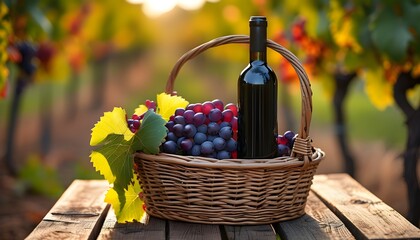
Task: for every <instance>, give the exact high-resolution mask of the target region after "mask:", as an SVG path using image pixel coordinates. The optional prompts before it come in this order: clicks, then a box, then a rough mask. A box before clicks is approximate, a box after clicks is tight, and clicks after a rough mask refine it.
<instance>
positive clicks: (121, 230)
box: [98, 209, 165, 240]
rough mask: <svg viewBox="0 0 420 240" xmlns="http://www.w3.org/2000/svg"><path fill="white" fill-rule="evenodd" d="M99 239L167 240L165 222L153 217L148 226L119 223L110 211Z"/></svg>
mask: <svg viewBox="0 0 420 240" xmlns="http://www.w3.org/2000/svg"><path fill="white" fill-rule="evenodd" d="M98 239H102V240H103V239H115V240H119V239H121V240H123V239H124V240H129V239H153V240H165V220H163V219H160V218H154V217H151V218H150V221H149V223H148V224H147V225H144V224H141V223H123V224H121V223H117V219H116V217H115V213H114V211H113V210H112V209H110V210H109V212H108V215H107V217H106V219H105V222H104V225H103V226H102V230H101V232H100V234H99V236H98Z"/></svg>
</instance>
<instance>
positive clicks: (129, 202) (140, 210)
mask: <svg viewBox="0 0 420 240" xmlns="http://www.w3.org/2000/svg"><path fill="white" fill-rule="evenodd" d="M141 193H142V189H141V186H140V184H139V182H138V180H137V179H135V178H133V179H132V181H131V183H130V184H129V185H128V187H127V189H126V190H124V193H123V194H124V197H125V199H126V203H125V205H124V206H121V204H120V200H119V194H118V193H117V191H116V190H115V189H114V188H110V189H109V190H108V192H107V194H106V195H105V202H106V203H109V204H111V205H112V208H113V209H114V212H115V215H116V217H117V221H118V223H124V222H133V221H137V222H141V223H145V222H146V216H147V214H146V212H145V211H144V202H143V200H142V199H141V198H140V195H141Z"/></svg>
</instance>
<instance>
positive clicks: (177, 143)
mask: <svg viewBox="0 0 420 240" xmlns="http://www.w3.org/2000/svg"><path fill="white" fill-rule="evenodd" d="M185 139H186V138H185V137H180V138H178V140H177V141H176V145H177V146H178V148H181V143H182V141H184V140H185Z"/></svg>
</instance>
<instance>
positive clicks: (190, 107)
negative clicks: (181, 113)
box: [185, 103, 195, 110]
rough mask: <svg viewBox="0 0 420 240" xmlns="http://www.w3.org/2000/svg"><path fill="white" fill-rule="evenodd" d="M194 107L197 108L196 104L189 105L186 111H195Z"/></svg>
mask: <svg viewBox="0 0 420 240" xmlns="http://www.w3.org/2000/svg"><path fill="white" fill-rule="evenodd" d="M194 107H195V104H194V103H190V104H188V106H187V107H186V108H185V110H193V109H194Z"/></svg>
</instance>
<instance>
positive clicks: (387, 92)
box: [363, 67, 394, 110]
mask: <svg viewBox="0 0 420 240" xmlns="http://www.w3.org/2000/svg"><path fill="white" fill-rule="evenodd" d="M363 75H364V80H365V92H366V94H367V95H368V97H369V99H370V101H371V102H372V104H373V105H374V106H375V107H376V108H378V109H379V110H384V109H385V108H387V107H388V106H391V105H392V104H393V103H394V100H393V98H392V95H393V92H392V84H391V83H390V82H388V81H386V79H385V75H384V72H383V70H382V68H380V67H378V68H375V69H367V70H365V71H364V74H363Z"/></svg>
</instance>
